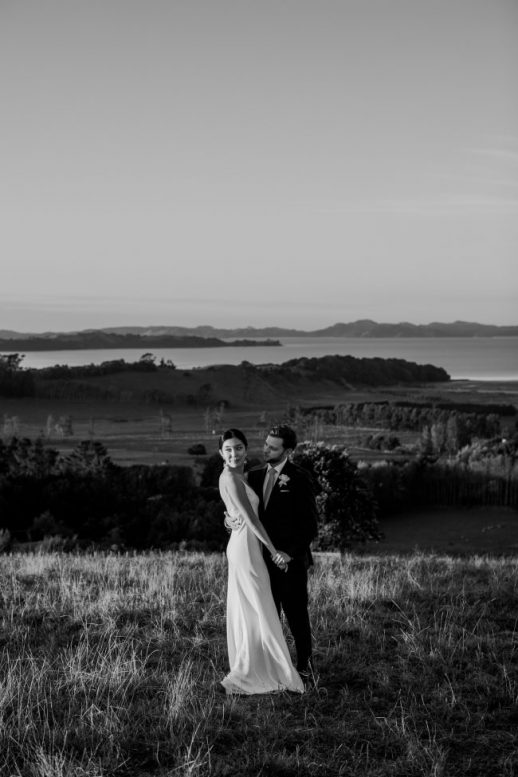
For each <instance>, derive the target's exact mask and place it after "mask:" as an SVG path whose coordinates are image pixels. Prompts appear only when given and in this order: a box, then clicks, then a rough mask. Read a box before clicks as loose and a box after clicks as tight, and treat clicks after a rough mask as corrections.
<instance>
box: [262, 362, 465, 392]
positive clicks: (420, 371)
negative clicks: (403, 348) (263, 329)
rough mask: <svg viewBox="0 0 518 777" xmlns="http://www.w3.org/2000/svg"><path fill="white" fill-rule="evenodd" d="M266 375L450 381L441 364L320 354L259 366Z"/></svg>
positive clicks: (370, 382)
mask: <svg viewBox="0 0 518 777" xmlns="http://www.w3.org/2000/svg"><path fill="white" fill-rule="evenodd" d="M256 369H260V370H262V371H267V372H268V374H269V375H279V376H283V377H286V376H287V377H290V376H291V377H292V378H299V377H307V378H311V379H313V380H316V381H320V380H332V381H334V382H342V383H343V384H344V385H351V384H352V385H365V386H382V385H393V384H401V383H403V384H405V383H432V382H444V381H448V380H450V376H449V375H448V373H447V372H446V370H444V369H443V368H442V367H435V366H433V365H432V364H416V363H415V362H409V361H406V360H405V359H382V358H380V357H374V358H358V357H355V356H322V357H312V358H311V357H306V356H304V357H302V358H299V359H291V360H290V361H287V362H284V363H283V364H280V365H276V364H268V365H260V366H259V367H258V368H256Z"/></svg>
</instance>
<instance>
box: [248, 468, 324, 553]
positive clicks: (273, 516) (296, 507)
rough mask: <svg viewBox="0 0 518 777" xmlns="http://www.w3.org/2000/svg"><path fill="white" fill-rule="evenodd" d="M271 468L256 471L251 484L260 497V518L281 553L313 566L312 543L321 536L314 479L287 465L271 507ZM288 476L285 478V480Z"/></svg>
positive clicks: (249, 474)
mask: <svg viewBox="0 0 518 777" xmlns="http://www.w3.org/2000/svg"><path fill="white" fill-rule="evenodd" d="M266 472H267V467H266V466H263V467H254V468H253V469H251V470H250V472H249V473H248V483H249V484H250V486H251V487H252V488H253V489H254V491H255V493H256V494H257V496H258V497H259V518H260V519H261V522H262V524H263V526H264V528H265V529H266V531H267V532H268V534H269V536H270V539H271V540H272V542H273V544H274V545H275V547H276V548H277V549H278V550H283V551H285V552H286V553H288V554H289V555H290V556H291V557H292V558H294V559H301V560H304V562H305V563H306V564H307V565H310V564H312V563H313V559H312V557H311V551H310V548H309V546H310V543H311V540H313V539H314V538H315V537H316V536H317V531H318V529H317V506H316V503H315V494H314V490H313V483H312V480H311V476H310V475H309V473H308V472H306V470H304V469H302V468H301V467H298V466H297V465H296V464H293V463H292V462H291V461H287V462H286V464H285V465H284V467H283V468H282V472H281V475H280V477H278V478H277V481H276V483H275V485H274V487H273V489H272V492H271V494H270V498H269V500H268V505H267V507H266V509H265V507H264V502H263V484H264V479H265V477H266ZM283 476H284V477H283Z"/></svg>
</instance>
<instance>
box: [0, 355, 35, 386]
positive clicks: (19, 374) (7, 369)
mask: <svg viewBox="0 0 518 777" xmlns="http://www.w3.org/2000/svg"><path fill="white" fill-rule="evenodd" d="M22 361H23V356H22V355H21V354H19V353H9V354H0V397H32V396H34V392H35V387H34V378H33V376H32V374H31V373H30V372H28V371H27V370H23V369H22V367H21V364H22Z"/></svg>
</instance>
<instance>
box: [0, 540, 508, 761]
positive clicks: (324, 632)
mask: <svg viewBox="0 0 518 777" xmlns="http://www.w3.org/2000/svg"><path fill="white" fill-rule="evenodd" d="M225 581H226V562H225V559H224V556H223V555H221V554H220V555H207V556H205V555H200V554H191V555H189V554H156V553H153V554H146V555H140V556H139V555H135V556H130V555H122V556H116V555H101V554H95V555H88V556H76V555H69V556H65V555H62V556H60V555H58V554H42V555H23V556H22V555H13V556H7V557H5V556H4V557H0V591H1V592H2V594H1V598H0V614H1V618H0V688H1V693H0V773H1V774H2V775H4V774H5V775H6V777H7V775H9V776H12V777H29V776H30V777H116V775H123V776H124V777H155V776H156V777H166V776H167V777H172V775H182V776H183V775H191V776H192V777H195V776H199V777H259V775H264V776H265V777H266V775H270V776H273V775H275V777H292V776H293V777H295V775H297V776H299V777H360V776H361V777H432V776H433V777H513V775H516V774H517V771H518V733H517V732H518V727H517V723H518V664H517V654H516V644H517V641H516V638H517V633H516V597H517V594H518V560H517V559H516V558H514V559H500V560H498V559H494V558H493V559H491V558H483V557H480V556H478V557H471V558H466V559H464V560H460V559H454V558H452V557H451V556H446V555H425V554H418V555H413V556H412V555H411V556H399V555H388V554H387V555H384V556H381V557H373V556H365V557H357V556H354V555H349V556H345V557H343V558H339V557H336V558H334V557H327V558H326V557H319V558H318V560H317V563H316V566H315V568H314V569H313V572H312V575H311V583H310V589H311V600H310V611H311V616H312V622H313V628H314V637H315V653H316V666H317V670H318V672H317V683H316V687H315V688H314V689H312V690H310V691H309V692H308V693H307V694H305V695H303V696H299V695H292V694H286V693H281V694H278V695H269V696H266V697H260V696H254V697H249V698H226V697H223V696H219V695H217V694H216V692H215V688H216V685H217V683H218V681H219V680H220V679H221V678H222V676H223V675H224V674H225V672H226V671H227V656H226V645H225V591H226V583H225Z"/></svg>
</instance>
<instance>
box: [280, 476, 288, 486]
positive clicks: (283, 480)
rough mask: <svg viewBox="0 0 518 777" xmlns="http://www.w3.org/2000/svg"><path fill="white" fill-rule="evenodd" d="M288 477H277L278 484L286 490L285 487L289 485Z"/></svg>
mask: <svg viewBox="0 0 518 777" xmlns="http://www.w3.org/2000/svg"><path fill="white" fill-rule="evenodd" d="M289 480H290V478H289V476H288V475H279V484H280V487H281V488H286V486H287V485H288V483H289Z"/></svg>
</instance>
